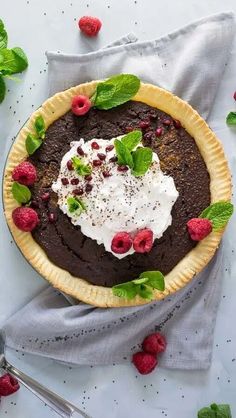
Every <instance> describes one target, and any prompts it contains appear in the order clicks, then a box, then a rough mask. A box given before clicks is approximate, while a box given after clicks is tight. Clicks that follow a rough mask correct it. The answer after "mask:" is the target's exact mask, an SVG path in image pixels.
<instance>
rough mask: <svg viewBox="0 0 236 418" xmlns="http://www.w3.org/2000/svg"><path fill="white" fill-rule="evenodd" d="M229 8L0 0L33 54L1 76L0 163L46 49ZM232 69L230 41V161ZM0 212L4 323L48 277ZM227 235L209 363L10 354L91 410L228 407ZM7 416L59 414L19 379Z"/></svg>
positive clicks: (82, 44)
mask: <svg viewBox="0 0 236 418" xmlns="http://www.w3.org/2000/svg"><path fill="white" fill-rule="evenodd" d="M227 10H233V11H234V12H235V13H236V2H235V0H224V2H222V1H221V0H207V1H206V0H181V1H171V0H169V1H164V2H163V1H160V0H137V1H134V0H119V1H118V0H57V1H49V0H40V1H39V0H28V1H27V0H1V8H0V18H2V19H3V21H4V22H5V25H6V27H7V31H8V34H9V44H10V46H12V47H13V46H20V47H22V48H24V49H25V51H26V52H27V55H28V57H29V61H30V65H29V69H28V70H27V72H25V73H24V75H22V77H21V82H20V83H14V82H12V81H9V82H8V83H7V84H8V89H9V92H8V94H7V97H6V100H5V101H4V103H3V104H2V105H0V141H1V153H0V163H1V171H2V168H3V165H4V159H5V156H6V154H7V152H8V149H9V147H10V144H11V141H12V138H14V136H15V135H16V133H17V131H18V129H19V128H20V127H21V125H22V124H23V122H24V121H25V120H26V119H27V118H28V116H29V115H30V114H31V113H32V111H33V110H34V109H36V108H37V107H38V106H39V105H40V104H41V103H42V102H43V101H44V99H45V98H46V97H47V65H46V57H45V54H44V52H45V50H47V49H48V50H62V51H65V52H72V53H73V52H74V53H76V52H88V51H91V50H95V49H98V48H99V47H101V46H104V45H106V44H107V43H110V42H111V41H112V40H115V39H116V38H119V37H121V36H122V35H124V34H126V33H128V32H131V31H133V32H135V34H136V35H137V36H138V37H139V38H140V39H141V40H145V39H151V38H154V37H157V36H161V35H163V34H166V33H167V32H170V31H173V30H175V29H177V28H178V27H180V26H182V25H185V24H188V23H189V22H191V21H193V20H196V19H198V18H201V17H204V16H206V15H209V14H213V13H216V12H220V11H227ZM84 14H91V15H94V16H98V17H100V18H101V19H102V21H103V28H102V31H101V33H100V35H99V37H98V38H97V39H93V40H88V39H85V38H83V37H81V36H80V35H79V33H78V30H77V24H76V21H77V18H78V17H80V16H82V15H84ZM235 74H236V42H235V44H234V47H233V53H232V56H231V60H230V62H229V64H228V66H227V68H226V72H225V74H224V75H223V76H222V83H221V85H220V87H219V91H218V94H217V99H216V103H215V106H214V109H213V111H212V115H211V118H210V125H211V127H212V128H213V129H214V130H215V131H216V133H217V134H218V135H219V136H220V137H221V138H224V143H225V149H226V152H227V153H228V156H230V159H231V164H233V165H234V166H235V164H236V160H235V155H236V153H235V154H234V155H232V144H233V143H234V142H235V144H236V131H233V130H230V129H229V128H227V127H226V125H225V115H226V114H227V112H228V111H229V110H235V109H236V104H235V102H234V101H233V99H232V93H233V91H234V90H236V77H235ZM235 151H236V148H235ZM229 154H230V155H229ZM0 222H1V223H0V231H1V233H0V265H1V273H0V285H1V291H0V326H1V324H2V323H3V322H4V320H5V319H6V318H7V317H9V316H10V315H11V314H12V313H13V312H15V311H16V310H17V309H18V308H20V307H21V306H23V305H24V304H25V303H26V302H27V301H28V300H30V299H31V298H32V296H33V295H35V294H36V293H37V292H38V291H39V290H41V289H43V288H44V287H45V286H46V283H45V282H44V280H43V279H42V278H41V277H40V276H39V275H38V274H37V273H36V272H35V271H34V270H33V269H32V268H31V267H30V266H29V265H28V264H27V262H26V261H25V260H24V259H23V257H22V256H21V254H20V252H19V250H18V249H17V248H16V246H15V244H14V243H12V239H11V236H10V234H9V231H8V229H7V227H6V224H5V220H4V218H3V215H2V211H1V215H0ZM231 225H233V224H232V223H231ZM229 229H231V228H229ZM229 233H230V231H229V230H228V235H229ZM234 242H235V234H231V235H230V237H229V245H228V253H227V259H226V260H225V265H226V266H227V271H225V275H224V278H222V279H223V280H224V285H223V293H222V300H221V304H220V309H219V312H218V317H217V324H216V331H215V341H214V350H213V360H212V367H211V368H210V370H208V371H204V372H202V371H201V372H200V371H196V372H182V371H171V370H166V369H159V370H158V371H156V372H155V373H153V374H151V375H148V376H140V375H138V376H137V373H136V371H135V369H134V368H133V367H132V366H124V365H122V366H119V365H116V366H109V367H93V368H90V367H79V368H74V369H71V368H69V367H68V366H66V365H61V364H57V363H56V362H53V361H51V360H47V359H42V358H38V357H36V356H29V355H26V354H25V355H24V354H20V353H15V352H13V351H8V356H9V359H10V360H12V362H13V363H14V364H15V365H18V366H19V367H21V368H22V370H24V371H25V372H27V373H29V374H30V375H31V376H32V377H35V378H36V379H38V380H39V381H41V382H43V383H44V384H45V385H48V387H50V388H51V389H52V390H54V391H56V392H58V393H59V394H60V395H62V396H64V397H66V398H67V399H68V400H70V401H71V402H74V403H75V404H77V405H78V406H80V407H82V408H84V409H85V410H86V411H87V413H89V414H90V415H91V416H92V417H93V418H116V417H117V418H127V417H130V418H133V417H135V418H144V417H146V416H148V417H149V418H154V417H155V418H162V417H169V418H176V417H181V418H191V417H193V418H195V417H196V416H197V411H198V409H200V408H201V407H202V406H206V405H208V404H210V403H211V402H213V401H215V402H218V403H221V402H222V403H230V404H231V407H232V413H233V416H234V415H235V414H236V401H235V393H236V327H235V317H236V303H235V295H234V294H235V292H236V281H235V280H234V274H233V273H232V271H233V269H234V271H236V269H235V267H236V266H235V257H234V254H233V253H232V249H233V246H234ZM4 416H8V418H32V417H34V418H42V417H44V418H50V417H56V414H55V413H53V412H52V411H51V410H50V409H48V408H47V407H45V406H44V404H43V403H41V402H40V401H39V400H37V398H35V397H34V396H33V395H31V394H30V393H29V392H28V391H27V390H26V389H24V388H23V387H21V389H20V391H19V392H18V393H16V394H15V395H13V396H11V397H9V398H2V402H1V404H0V417H4Z"/></svg>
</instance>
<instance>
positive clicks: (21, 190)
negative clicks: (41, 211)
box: [11, 181, 31, 203]
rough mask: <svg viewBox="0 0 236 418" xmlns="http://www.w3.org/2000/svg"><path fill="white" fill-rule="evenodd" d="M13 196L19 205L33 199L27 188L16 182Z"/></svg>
mask: <svg viewBox="0 0 236 418" xmlns="http://www.w3.org/2000/svg"><path fill="white" fill-rule="evenodd" d="M11 191H12V195H13V197H14V199H15V200H16V201H17V202H18V203H28V202H29V201H30V199H31V192H30V190H29V188H28V187H27V186H24V185H23V184H20V183H18V182H17V181H14V182H13V184H12V187H11Z"/></svg>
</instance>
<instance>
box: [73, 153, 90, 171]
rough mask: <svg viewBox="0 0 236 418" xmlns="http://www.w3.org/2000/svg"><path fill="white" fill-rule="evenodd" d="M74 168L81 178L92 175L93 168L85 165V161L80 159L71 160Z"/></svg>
mask: <svg viewBox="0 0 236 418" xmlns="http://www.w3.org/2000/svg"><path fill="white" fill-rule="evenodd" d="M71 161H72V164H73V167H74V169H75V171H76V173H77V174H78V175H79V176H87V175H89V174H91V173H92V168H91V166H90V165H89V164H84V162H83V160H82V159H81V158H79V157H76V156H75V157H72V158H71Z"/></svg>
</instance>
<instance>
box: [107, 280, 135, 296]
mask: <svg viewBox="0 0 236 418" xmlns="http://www.w3.org/2000/svg"><path fill="white" fill-rule="evenodd" d="M112 293H113V295H115V296H118V297H119V298H124V299H133V298H134V297H135V296H136V295H137V287H136V286H135V284H134V283H132V282H127V283H121V284H117V285H116V286H113V287H112Z"/></svg>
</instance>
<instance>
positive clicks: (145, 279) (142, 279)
mask: <svg viewBox="0 0 236 418" xmlns="http://www.w3.org/2000/svg"><path fill="white" fill-rule="evenodd" d="M139 277H141V275H140V276H139ZM148 280H149V279H148V278H147V277H144V278H139V279H135V280H132V283H134V284H138V285H139V284H144V283H147V282H148Z"/></svg>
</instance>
